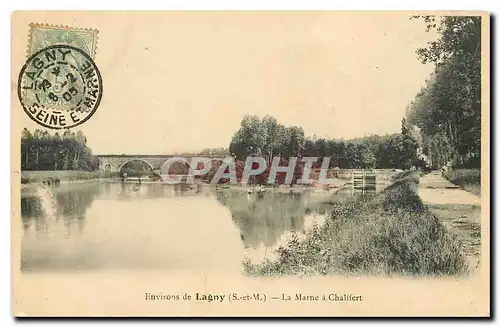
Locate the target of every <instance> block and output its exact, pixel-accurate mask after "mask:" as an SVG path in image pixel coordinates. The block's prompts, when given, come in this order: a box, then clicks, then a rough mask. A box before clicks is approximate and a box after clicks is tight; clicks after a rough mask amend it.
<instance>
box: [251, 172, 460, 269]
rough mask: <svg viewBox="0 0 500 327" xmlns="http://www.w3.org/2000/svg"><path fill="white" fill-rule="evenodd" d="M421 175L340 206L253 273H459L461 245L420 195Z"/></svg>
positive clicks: (401, 177) (414, 174) (256, 266)
mask: <svg viewBox="0 0 500 327" xmlns="http://www.w3.org/2000/svg"><path fill="white" fill-rule="evenodd" d="M418 174H419V173H417V172H411V173H410V172H405V173H402V174H399V176H398V177H399V178H397V180H396V181H395V183H394V184H393V185H391V186H390V187H388V188H387V189H385V190H384V191H383V192H381V193H380V194H378V195H376V196H372V197H364V198H358V199H353V200H352V201H350V202H348V203H342V204H338V207H336V208H334V209H333V211H332V212H331V213H330V215H329V217H328V219H327V221H326V223H325V224H324V225H323V226H321V227H318V226H316V227H314V228H313V229H312V230H311V231H310V232H308V234H307V236H306V237H305V238H304V239H299V238H298V237H297V236H296V235H294V236H292V238H291V239H290V240H289V241H288V242H287V243H286V244H285V245H283V246H281V247H280V248H279V249H278V250H277V252H278V259H277V260H276V261H265V262H263V263H260V264H259V263H257V264H254V263H251V262H248V261H247V262H245V270H246V272H247V274H249V275H258V276H263V275H267V276H272V275H295V274H327V275H455V274H460V273H463V272H465V270H466V263H465V261H464V258H463V256H462V254H461V253H460V250H459V247H458V244H457V242H456V240H455V239H453V238H452V237H451V236H450V235H449V234H447V232H446V230H445V228H444V227H443V226H442V225H441V224H440V223H439V221H438V220H437V218H436V217H435V216H434V215H432V214H431V213H430V211H429V210H428V209H427V207H425V206H424V205H423V204H422V202H421V200H420V198H419V197H418V195H417V193H416V185H417V183H418V179H419V175H418Z"/></svg>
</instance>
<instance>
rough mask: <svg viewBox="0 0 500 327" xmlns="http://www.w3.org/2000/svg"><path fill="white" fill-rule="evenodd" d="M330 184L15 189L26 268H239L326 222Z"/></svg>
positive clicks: (344, 194) (338, 196)
mask: <svg viewBox="0 0 500 327" xmlns="http://www.w3.org/2000/svg"><path fill="white" fill-rule="evenodd" d="M351 196H352V192H351V190H350V189H349V188H343V189H340V190H339V191H338V192H336V193H334V192H332V191H330V192H325V191H322V190H321V191H319V190H316V191H313V190H308V191H303V192H297V193H291V192H290V190H288V189H287V190H284V191H283V190H266V191H263V192H254V193H252V194H248V192H247V191H245V190H244V189H219V190H217V189H215V187H214V186H210V185H193V186H191V187H190V186H187V185H175V186H172V185H165V184H161V183H150V184H146V183H143V184H142V185H136V184H134V183H121V182H115V181H105V180H101V181H97V180H95V181H87V182H82V183H68V184H61V185H59V186H54V187H47V186H40V185H38V186H36V185H30V186H28V187H26V188H23V189H22V193H21V216H22V222H23V236H22V247H21V269H22V271H23V272H57V271H75V270H79V271H90V270H105V269H127V270H128V269H130V270H133V269H155V270H157V269H165V270H169V269H170V270H172V269H183V270H196V271H218V270H223V271H225V272H238V273H239V272H242V271H243V261H244V259H245V258H249V259H250V260H252V262H259V261H262V260H263V259H265V258H267V259H271V260H272V259H273V258H274V256H275V252H274V250H275V249H276V248H277V247H278V246H279V245H281V244H282V243H283V242H284V241H286V239H287V238H288V237H289V235H290V232H291V231H295V232H296V233H298V234H299V235H303V234H304V232H305V231H306V230H307V229H308V228H310V227H311V226H313V225H314V224H319V225H321V224H322V223H323V222H324V221H325V213H327V212H329V208H330V207H331V205H332V203H336V202H342V201H345V200H347V199H349V198H350V197H351Z"/></svg>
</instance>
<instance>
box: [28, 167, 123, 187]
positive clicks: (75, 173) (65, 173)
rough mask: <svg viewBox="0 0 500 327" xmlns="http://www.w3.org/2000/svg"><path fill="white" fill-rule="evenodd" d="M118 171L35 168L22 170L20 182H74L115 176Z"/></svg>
mask: <svg viewBox="0 0 500 327" xmlns="http://www.w3.org/2000/svg"><path fill="white" fill-rule="evenodd" d="M117 177H118V173H110V172H104V171H79V170H37V171H22V172H21V184H32V183H44V184H59V183H61V182H74V181H81V180H90V179H100V178H117Z"/></svg>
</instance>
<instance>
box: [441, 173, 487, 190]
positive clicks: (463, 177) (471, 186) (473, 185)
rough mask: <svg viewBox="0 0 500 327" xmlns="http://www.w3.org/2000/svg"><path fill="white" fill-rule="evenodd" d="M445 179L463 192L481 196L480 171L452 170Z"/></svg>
mask: <svg viewBox="0 0 500 327" xmlns="http://www.w3.org/2000/svg"><path fill="white" fill-rule="evenodd" d="M445 177H446V178H447V179H448V180H449V181H450V182H452V183H453V184H456V185H458V186H460V187H462V188H463V189H464V190H466V191H469V192H471V193H473V194H475V195H478V196H481V169H454V170H452V171H451V172H448V173H446V175H445Z"/></svg>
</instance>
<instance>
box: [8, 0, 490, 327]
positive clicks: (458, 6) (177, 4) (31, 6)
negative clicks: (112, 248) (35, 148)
mask: <svg viewBox="0 0 500 327" xmlns="http://www.w3.org/2000/svg"><path fill="white" fill-rule="evenodd" d="M48 2H50V3H48ZM499 6H500V1H498V0H495V1H493V0H484V1H477V0H476V1H470V0H441V1H436V0H420V1H401V0H377V1H370V0H364V1H359V0H358V1H345V2H338V1H328V0H304V1H294V2H292V1H291V0H274V1H271V0H258V1H251V2H250V1H235V0H210V1H202V0H170V1H166V0H163V1H162V0H154V1H148V2H147V3H146V2H145V1H128V0H122V1H108V2H104V1H102V0H85V1H68V0H65V1H63V0H51V1H48V0H45V1H39V0H37V1H35V0H25V1H19V0H16V1H2V2H1V4H0V8H1V10H0V13H1V15H0V26H1V35H2V39H3V40H5V41H4V44H7V43H8V46H7V49H8V50H4V51H1V52H0V56H1V57H2V58H1V61H0V62H1V63H3V66H2V67H3V69H2V72H3V73H2V76H3V78H2V79H1V83H2V85H1V87H0V90H1V92H2V102H3V111H4V112H7V114H6V115H5V114H4V115H3V117H2V119H1V120H0V124H1V125H0V131H1V133H2V135H1V137H0V142H1V145H2V153H4V160H1V161H0V165H1V171H2V172H3V174H4V182H3V183H2V189H1V194H0V199H1V202H0V203H1V206H2V212H3V213H4V215H2V217H1V219H0V222H1V225H0V230H1V232H2V233H3V235H2V236H3V237H2V238H1V241H0V249H1V251H2V257H3V258H4V260H5V261H4V265H3V266H4V267H5V268H3V269H2V270H1V281H2V283H3V287H2V288H1V289H2V292H1V300H0V301H1V306H0V308H1V314H0V326H13V325H14V324H15V323H16V322H15V321H14V320H13V318H12V316H11V291H10V290H11V280H10V278H11V276H10V255H11V249H10V231H11V225H10V219H11V212H10V210H11V203H10V192H11V190H10V183H8V182H6V181H9V180H10V176H11V175H10V153H11V151H10V144H11V139H10V137H11V128H10V122H11V116H10V112H11V104H10V97H11V94H10V88H11V81H10V76H11V74H10V65H11V64H10V54H11V51H10V46H11V44H10V39H11V31H10V27H11V26H10V18H11V13H12V11H14V10H63V9H64V10H84V9H85V10H160V9H161V10H484V11H489V12H492V13H497V14H498V13H499V12H500V10H499ZM494 27H495V26H494V25H493V26H492V28H494ZM492 33H493V31H492ZM495 34H496V33H495ZM495 34H493V35H495ZM4 49H5V48H4ZM495 59H496V60H495ZM492 60H495V62H498V53H496V54H494V58H492ZM7 76H8V78H7ZM491 79H492V80H493V79H494V72H492V75H491ZM497 90H498V85H497V86H496V87H495V89H494V90H491V91H492V92H493V93H495V91H497ZM493 105H494V104H493ZM493 108H495V106H494V107H493ZM495 109H498V108H495ZM495 117H496V118H495V123H498V121H499V119H500V118H498V117H499V114H498V113H497V114H496V115H495ZM496 125H498V124H496ZM497 136H498V135H497ZM495 141H496V142H494V144H498V138H496V139H495ZM5 153H8V154H9V155H8V158H7V156H5ZM495 159H496V165H495V168H497V167H498V158H497V156H495ZM491 168H493V167H491ZM491 182H492V186H493V181H491ZM495 182H496V180H495ZM497 196H498V194H497ZM497 199H498V198H495V199H494V200H493V199H492V202H496V203H499V202H498V201H495V200H497ZM492 219H495V217H492ZM499 225H500V224H499V223H498V222H496V224H495V226H496V230H495V234H496V235H497V236H498V235H499V233H498V229H499V227H498V226H499ZM498 252H500V251H498V250H497V251H494V252H492V254H495V259H498ZM495 262H498V260H495ZM495 284H496V285H498V281H497V283H495ZM496 302H497V303H498V301H496ZM495 311H497V310H495ZM496 313H497V314H498V311H497V312H496ZM38 322H39V323H40V324H45V325H52V324H53V321H43V320H42V321H38ZM110 322H114V323H119V324H121V323H123V322H124V321H123V320H121V321H98V322H95V321H87V320H86V321H80V322H73V321H64V322H59V323H58V324H59V325H60V326H71V325H73V324H76V323H78V324H79V325H81V326H104V324H105V323H110ZM148 322H149V321H146V320H142V321H131V322H128V323H127V324H129V325H131V326H142V325H145V324H146V323H148ZM159 323H162V324H165V323H167V324H178V323H179V322H177V321H161V322H159ZM180 323H184V324H186V323H188V324H193V323H197V322H194V321H183V322H182V321H180ZM230 323H232V322H230ZM252 323H253V324H256V325H257V324H258V325H259V326H263V325H267V324H269V323H270V322H265V321H253V322H252ZM275 323H276V322H275ZM281 323H283V324H290V323H293V322H291V321H283V322H281ZM303 323H304V324H307V323H309V322H303ZM332 323H334V324H336V325H347V324H348V323H349V325H353V324H354V325H358V324H362V323H364V322H359V321H356V322H352V321H351V322H348V321H333V322H332ZM379 323H381V324H386V323H387V322H386V321H379ZM420 323H425V324H426V325H427V326H437V325H438V322H437V321H420ZM441 323H443V322H442V321H441ZM448 323H451V324H454V323H455V322H454V321H449V322H448ZM466 323H467V324H469V323H470V324H476V323H480V322H479V321H468V322H466Z"/></svg>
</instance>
